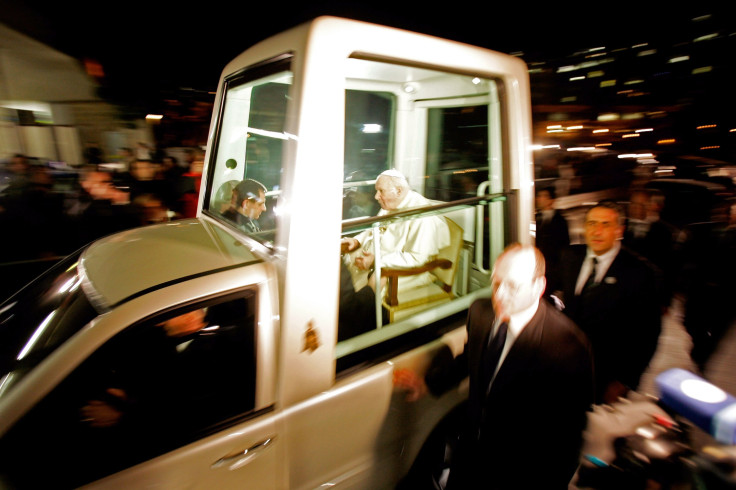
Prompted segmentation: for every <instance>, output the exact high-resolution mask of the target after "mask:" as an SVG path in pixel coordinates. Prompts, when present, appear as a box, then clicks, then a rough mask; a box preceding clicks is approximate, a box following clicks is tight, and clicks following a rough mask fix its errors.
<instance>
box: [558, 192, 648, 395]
mask: <svg viewBox="0 0 736 490" xmlns="http://www.w3.org/2000/svg"><path fill="white" fill-rule="evenodd" d="M584 226H585V229H584V233H585V242H586V244H585V245H573V246H571V247H570V248H569V249H568V250H567V252H566V253H565V254H564V255H563V258H562V267H561V272H562V277H561V280H562V298H561V299H562V301H563V303H564V310H563V311H564V313H565V314H566V315H567V316H568V317H570V318H571V319H572V320H573V321H574V322H575V323H576V324H577V325H578V326H579V327H580V328H581V329H582V330H583V331H584V332H585V333H586V335H587V336H588V338H589V339H590V343H591V345H592V347H593V355H594V358H595V383H596V403H613V402H615V401H617V400H618V398H619V397H621V396H625V395H626V394H627V392H628V391H629V390H635V389H636V388H637V387H638V385H639V380H640V378H641V376H642V374H643V373H644V371H645V370H646V368H647V366H648V365H649V361H650V360H651V358H652V356H653V355H654V352H655V350H656V348H657V342H658V340H659V334H660V331H661V314H662V310H661V292H660V291H661V281H660V273H659V270H658V269H657V268H656V267H655V266H654V265H653V264H651V263H650V262H648V261H647V260H646V259H644V258H643V257H641V256H639V255H637V254H635V253H634V252H631V251H629V250H628V249H627V248H626V247H622V245H621V239H622V237H623V232H624V215H623V213H622V211H621V209H620V208H619V206H618V205H617V204H616V203H615V202H612V201H602V202H600V203H598V204H596V205H595V206H594V207H592V208H591V209H589V210H588V212H587V213H586V215H585V225H584Z"/></svg>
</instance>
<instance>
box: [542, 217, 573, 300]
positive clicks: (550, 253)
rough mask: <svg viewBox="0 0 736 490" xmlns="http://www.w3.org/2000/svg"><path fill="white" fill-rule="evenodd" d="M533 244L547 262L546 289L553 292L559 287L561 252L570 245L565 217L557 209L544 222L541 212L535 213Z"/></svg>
mask: <svg viewBox="0 0 736 490" xmlns="http://www.w3.org/2000/svg"><path fill="white" fill-rule="evenodd" d="M536 225H537V229H536V239H535V241H534V242H535V245H536V247H537V248H538V249H539V251H540V252H542V255H544V260H545V262H546V264H547V273H546V276H547V291H548V292H549V293H552V292H554V291H555V290H557V289H558V288H559V267H560V259H561V257H562V252H563V251H564V250H565V249H566V248H567V247H568V246H570V231H569V227H568V225H567V219H566V218H565V217H564V216H563V215H562V213H561V212H560V210H559V209H555V212H554V214H553V215H552V219H550V220H549V221H548V222H545V221H544V220H543V219H542V213H541V212H538V213H537V215H536Z"/></svg>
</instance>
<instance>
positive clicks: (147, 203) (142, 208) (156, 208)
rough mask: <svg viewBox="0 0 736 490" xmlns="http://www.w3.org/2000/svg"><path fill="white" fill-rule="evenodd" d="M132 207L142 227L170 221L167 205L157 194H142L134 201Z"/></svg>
mask: <svg viewBox="0 0 736 490" xmlns="http://www.w3.org/2000/svg"><path fill="white" fill-rule="evenodd" d="M131 205H132V206H133V213H134V214H135V217H136V218H137V219H138V224H139V225H140V226H146V225H154V224H158V223H163V222H166V221H169V216H168V211H167V209H168V208H167V207H166V204H165V203H164V201H163V200H162V199H161V198H160V197H158V196H156V195H155V194H140V195H138V196H136V197H135V198H134V199H133V201H132V202H131Z"/></svg>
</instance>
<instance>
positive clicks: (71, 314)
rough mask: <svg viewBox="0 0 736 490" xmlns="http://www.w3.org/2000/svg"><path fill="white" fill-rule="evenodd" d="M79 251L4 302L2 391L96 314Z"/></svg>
mask: <svg viewBox="0 0 736 490" xmlns="http://www.w3.org/2000/svg"><path fill="white" fill-rule="evenodd" d="M79 256H80V253H75V254H72V255H70V256H68V257H67V258H65V259H64V260H62V261H61V262H59V263H58V264H57V265H55V266H54V267H53V268H51V269H49V270H48V271H47V272H46V273H44V274H43V275H41V276H40V277H38V278H37V279H36V280H35V281H33V282H32V283H31V284H29V285H28V286H27V287H25V288H24V289H22V290H21V291H19V292H18V293H17V294H15V295H14V296H12V297H11V298H9V299H8V300H7V301H6V302H5V303H3V304H2V305H1V306H0V396H2V395H3V394H4V393H6V392H7V391H8V389H9V388H10V387H11V386H13V385H15V384H16V383H18V381H19V380H20V379H22V378H23V376H25V374H26V373H28V372H29V371H30V370H31V369H32V368H33V367H34V366H36V365H38V364H39V363H40V362H41V361H43V360H44V359H45V358H46V357H47V356H48V355H49V354H50V353H51V352H53V351H54V349H56V348H57V347H59V346H60V345H61V344H63V343H64V342H65V341H66V340H67V339H68V338H69V337H71V336H72V335H74V334H75V333H76V332H78V331H79V330H80V329H81V328H82V327H84V326H85V325H86V324H88V323H89V322H90V321H91V320H92V319H94V318H95V317H96V316H97V312H96V311H95V310H94V308H93V307H92V305H91V304H90V303H89V301H88V300H87V297H86V296H85V294H84V292H83V291H82V288H81V278H80V276H79V273H78V269H77V265H78V263H79Z"/></svg>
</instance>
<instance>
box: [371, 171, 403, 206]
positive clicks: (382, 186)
mask: <svg viewBox="0 0 736 490" xmlns="http://www.w3.org/2000/svg"><path fill="white" fill-rule="evenodd" d="M403 198H404V196H402V195H401V190H400V188H399V187H396V186H395V185H394V183H393V181H392V180H391V179H390V178H389V177H386V176H384V177H379V178H378V180H376V201H378V204H380V205H381V208H382V209H385V210H386V211H393V210H394V209H396V208H398V207H399V204H401V200H402V199H403Z"/></svg>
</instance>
